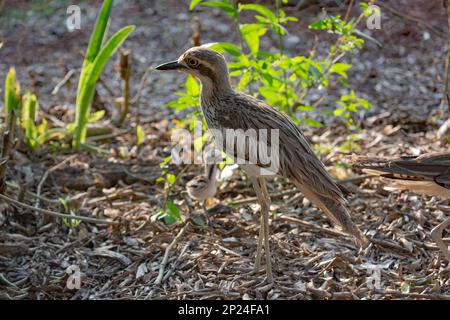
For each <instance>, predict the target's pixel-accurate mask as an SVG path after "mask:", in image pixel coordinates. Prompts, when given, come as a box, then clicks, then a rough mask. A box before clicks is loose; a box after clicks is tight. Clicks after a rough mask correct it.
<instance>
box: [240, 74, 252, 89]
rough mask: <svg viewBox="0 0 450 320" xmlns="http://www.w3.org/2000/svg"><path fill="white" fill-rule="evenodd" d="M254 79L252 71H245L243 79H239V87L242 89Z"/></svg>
mask: <svg viewBox="0 0 450 320" xmlns="http://www.w3.org/2000/svg"><path fill="white" fill-rule="evenodd" d="M250 81H252V72H251V71H249V70H247V71H245V72H244V74H243V75H242V77H241V80H240V81H239V85H238V89H239V90H242V89H244V88H245V87H246V86H247V85H248V84H249V83H250Z"/></svg>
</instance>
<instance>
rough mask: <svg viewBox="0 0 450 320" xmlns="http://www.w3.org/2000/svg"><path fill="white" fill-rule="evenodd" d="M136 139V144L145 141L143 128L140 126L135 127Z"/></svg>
mask: <svg viewBox="0 0 450 320" xmlns="http://www.w3.org/2000/svg"><path fill="white" fill-rule="evenodd" d="M136 140H137V145H138V146H140V145H141V144H143V143H144V141H145V133H144V129H143V128H142V126H137V127H136Z"/></svg>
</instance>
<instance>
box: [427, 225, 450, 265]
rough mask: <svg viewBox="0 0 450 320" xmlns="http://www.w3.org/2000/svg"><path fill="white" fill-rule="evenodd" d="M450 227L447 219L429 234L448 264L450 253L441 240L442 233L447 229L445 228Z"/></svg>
mask: <svg viewBox="0 0 450 320" xmlns="http://www.w3.org/2000/svg"><path fill="white" fill-rule="evenodd" d="M448 225H450V218H447V220H445V221H444V222H442V223H440V224H438V225H437V226H436V227H434V228H433V229H432V230H431V232H430V235H431V238H432V239H433V240H434V242H436V244H437V246H438V247H439V249H440V250H441V251H442V253H443V254H444V257H445V259H447V260H448V262H450V253H449V252H448V248H447V246H446V244H445V243H444V241H443V240H442V232H443V231H444V230H445V228H447V226H448Z"/></svg>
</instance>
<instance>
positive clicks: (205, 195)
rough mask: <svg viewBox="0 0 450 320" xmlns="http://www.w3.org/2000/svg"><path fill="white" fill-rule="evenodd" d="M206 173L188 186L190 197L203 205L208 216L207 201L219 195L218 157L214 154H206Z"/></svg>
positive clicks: (195, 178)
mask: <svg viewBox="0 0 450 320" xmlns="http://www.w3.org/2000/svg"><path fill="white" fill-rule="evenodd" d="M205 162H206V163H205V172H204V174H202V175H198V176H196V177H194V178H193V179H192V180H190V181H189V182H188V183H187V184H186V191H187V194H188V195H189V197H191V198H192V199H194V200H197V201H198V202H201V203H202V206H203V211H204V212H205V214H206V201H207V200H208V199H209V198H212V197H214V196H215V194H216V193H217V163H216V162H217V157H216V154H215V153H214V150H213V152H207V153H206V154H205Z"/></svg>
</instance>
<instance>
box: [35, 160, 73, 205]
mask: <svg viewBox="0 0 450 320" xmlns="http://www.w3.org/2000/svg"><path fill="white" fill-rule="evenodd" d="M76 156H77V155H76V154H74V155H72V156H70V157H68V158H66V159H64V160H63V161H61V162H60V163H58V164H57V165H55V166H53V167H51V168H50V169H48V170H47V171H45V173H44V175H43V176H42V179H41V181H40V182H39V184H38V187H37V191H36V195H37V196H38V198H37V200H36V208H38V207H39V204H40V201H39V200H40V199H39V197H40V196H41V190H42V187H43V185H44V183H45V180H47V178H48V175H49V174H50V173H52V172H53V171H55V170H58V169H59V168H61V167H62V166H63V165H65V164H66V163H67V162H69V161H70V160H72V159H75V157H76Z"/></svg>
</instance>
